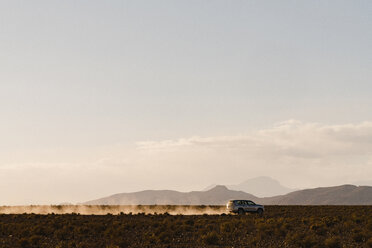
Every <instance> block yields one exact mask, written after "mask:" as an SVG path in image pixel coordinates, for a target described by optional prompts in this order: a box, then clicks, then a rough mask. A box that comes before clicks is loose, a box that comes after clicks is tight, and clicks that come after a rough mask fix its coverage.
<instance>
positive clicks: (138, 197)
mask: <svg viewBox="0 0 372 248" xmlns="http://www.w3.org/2000/svg"><path fill="white" fill-rule="evenodd" d="M241 185H248V184H247V183H246V184H245V183H243V184H241ZM274 185H275V184H274ZM230 199H250V200H253V201H255V202H257V203H261V204H267V205H370V204H372V187H371V186H355V185H341V186H334V187H319V188H313V189H305V190H297V191H294V192H291V193H288V194H285V195H278V196H272V197H257V196H255V195H253V194H250V193H247V192H244V191H238V190H232V189H228V188H227V187H226V186H223V185H217V186H215V187H213V188H211V189H209V190H204V191H191V192H179V191H174V190H145V191H140V192H134V193H120V194H115V195H111V196H108V197H104V198H100V199H97V200H92V201H87V202H84V203H83V204H89V205H224V204H226V202H227V201H228V200H230Z"/></svg>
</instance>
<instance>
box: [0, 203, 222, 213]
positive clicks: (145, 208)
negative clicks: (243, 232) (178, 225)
mask: <svg viewBox="0 0 372 248" xmlns="http://www.w3.org/2000/svg"><path fill="white" fill-rule="evenodd" d="M32 213H33V214H52V213H54V214H72V213H75V214H83V215H106V214H130V213H132V214H140V213H144V214H164V213H168V214H172V215H178V214H182V215H202V214H208V215H216V214H224V213H225V214H226V213H227V212H226V208H225V206H214V205H213V206H205V205H28V206H0V214H32Z"/></svg>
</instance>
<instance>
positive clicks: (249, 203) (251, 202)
mask: <svg viewBox="0 0 372 248" xmlns="http://www.w3.org/2000/svg"><path fill="white" fill-rule="evenodd" d="M248 205H256V204H255V203H254V202H253V201H248Z"/></svg>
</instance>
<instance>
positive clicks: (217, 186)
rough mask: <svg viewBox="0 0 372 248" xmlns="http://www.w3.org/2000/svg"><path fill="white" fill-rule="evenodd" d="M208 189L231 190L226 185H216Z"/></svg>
mask: <svg viewBox="0 0 372 248" xmlns="http://www.w3.org/2000/svg"><path fill="white" fill-rule="evenodd" d="M208 191H229V189H228V188H227V187H226V186H225V185H216V186H214V187H213V188H211V189H210V190H208Z"/></svg>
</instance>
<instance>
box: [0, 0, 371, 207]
mask: <svg viewBox="0 0 372 248" xmlns="http://www.w3.org/2000/svg"><path fill="white" fill-rule="evenodd" d="M371 27H372V2H371V1H369V0H364V1H357V0H354V1H349V0H348V1H342V0H337V1H336V0H335V1H325V0H319V1H294V0H293V1H289V0H288V1H284V0H283V1H277V0H272V1H268V0H267V1H262V0H256V1H249V0H245V1H239V0H232V1H231V0H229V1H228V0H224V1H221V0H213V1H212V0H210V1H207V0H206V1H200V0H199V1H193V0H184V1H177V0H164V1H162V0H158V1H151V0H148V1H140V0H135V1H134V0H133V1H124V0H120V1H119V0H117V1H114V0H106V1H98V0H89V1H88V0H86V1H83V0H81V1H79V0H78V1H76V0H74V1H72V0H71V1H69V0H66V1H57V0H55V1H54V0H45V1H38V0H35V1H26V0H24V1H17V0H0V205H3V204H30V203H34V204H35V203H60V202H65V201H70V202H79V201H85V200H90V199H94V198H97V197H101V196H105V195H108V194H113V193H118V192H130V191H136V190H143V189H150V188H151V189H164V188H167V189H176V190H183V191H189V190H199V189H203V188H204V187H206V186H208V185H209V184H212V183H220V184H232V183H235V182H240V181H243V180H246V179H248V178H252V177H255V176H261V175H266V176H271V177H273V178H276V179H278V180H279V181H280V182H281V183H282V184H284V185H286V186H288V187H295V188H303V187H316V186H329V185H336V184H342V183H349V182H355V181H361V180H368V179H370V178H372V48H371V44H372V28H371Z"/></svg>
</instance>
